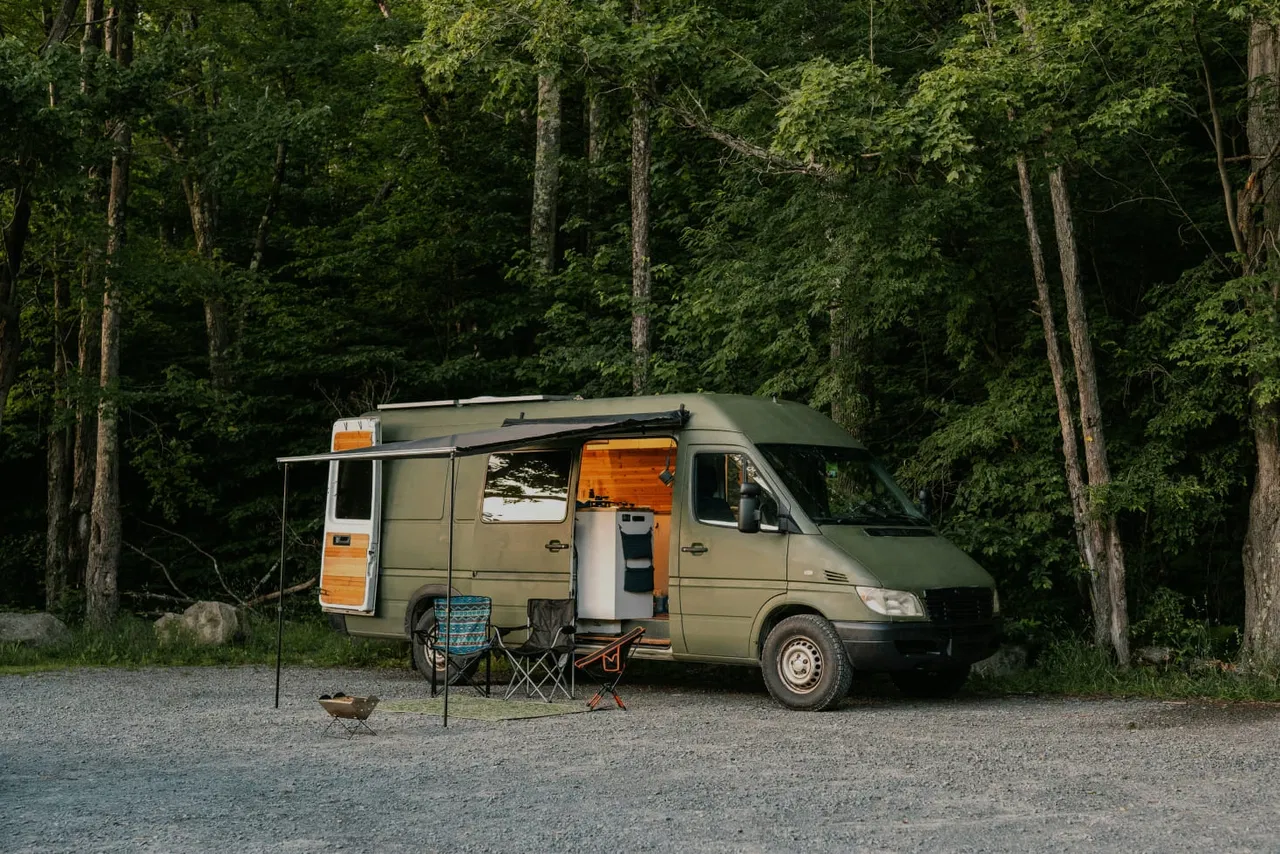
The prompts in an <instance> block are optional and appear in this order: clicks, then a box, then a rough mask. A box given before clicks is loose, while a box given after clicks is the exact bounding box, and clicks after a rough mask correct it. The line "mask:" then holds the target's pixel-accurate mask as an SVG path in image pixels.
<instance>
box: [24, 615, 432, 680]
mask: <svg viewBox="0 0 1280 854" xmlns="http://www.w3.org/2000/svg"><path fill="white" fill-rule="evenodd" d="M275 658H276V622H275V620H274V619H270V618H266V617H250V618H249V620H248V626H247V629H246V631H245V637H244V640H243V641H240V642H237V643H233V644H228V645H226V646H202V645H200V644H197V643H194V642H192V641H191V640H189V639H186V638H178V639H176V640H175V641H174V642H173V643H170V644H163V645H162V644H160V643H159V642H158V641H157V639H156V633H155V630H154V628H153V627H152V625H151V623H150V622H149V621H147V620H142V619H139V618H137V617H133V616H128V615H126V616H124V617H122V618H121V619H120V620H117V621H116V623H115V624H114V625H113V626H111V628H109V629H105V630H95V629H90V628H87V627H85V628H77V629H74V630H73V631H72V633H71V637H70V639H69V640H67V641H66V642H65V643H63V644H60V645H57V646H48V647H41V648H35V647H26V646H20V645H17V644H0V674H4V673H33V672H38V671H41V670H61V669H63V668H68V667H157V666H208V665H222V666H233V665H245V664H256V665H268V664H271V665H274V664H275ZM407 658H408V653H407V651H406V650H405V649H404V645H403V644H396V643H379V642H375V641H362V640H358V639H354V638H348V637H346V636H345V635H339V634H337V633H335V632H333V631H332V630H330V629H329V628H328V627H327V626H326V625H325V624H323V623H321V622H319V621H318V620H316V619H314V618H310V619H304V620H300V621H289V622H286V623H285V632H284V643H283V661H284V663H285V664H292V665H307V666H313V667H403V666H404V663H405V661H406V660H407Z"/></svg>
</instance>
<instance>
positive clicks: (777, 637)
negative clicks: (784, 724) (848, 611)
mask: <svg viewBox="0 0 1280 854" xmlns="http://www.w3.org/2000/svg"><path fill="white" fill-rule="evenodd" d="M760 669H761V670H762V671H763V673H764V684H765V685H766V686H767V687H768V689H769V693H770V694H772V695H773V699H775V700H777V701H778V702H779V703H781V704H782V705H784V706H786V707H787V708H788V709H797V710H800V711H805V712H825V711H827V710H828V709H834V708H835V707H836V706H838V705H839V704H840V701H841V700H842V699H844V697H845V695H846V694H848V693H849V686H850V685H852V684H853V665H852V664H850V663H849V656H848V655H846V654H845V651H844V644H842V643H841V642H840V636H839V635H838V634H836V629H835V626H833V625H831V623H829V622H828V621H827V620H826V619H824V618H822V617H820V616H818V615H817V614H798V615H797V616H794V617H787V618H786V619H785V620H783V621H782V622H780V623H778V625H776V626H774V627H773V631H771V632H769V636H768V637H767V638H765V642H764V652H763V654H762V655H761V657H760Z"/></svg>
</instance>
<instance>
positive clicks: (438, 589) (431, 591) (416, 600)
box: [404, 584, 459, 639]
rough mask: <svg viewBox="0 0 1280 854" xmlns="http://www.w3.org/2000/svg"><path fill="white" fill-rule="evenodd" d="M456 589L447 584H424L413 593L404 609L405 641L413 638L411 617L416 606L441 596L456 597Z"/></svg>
mask: <svg viewBox="0 0 1280 854" xmlns="http://www.w3.org/2000/svg"><path fill="white" fill-rule="evenodd" d="M457 595H459V594H458V588H456V587H450V586H448V585H447V584H424V585H422V586H421V587H419V588H418V589H417V590H415V591H413V595H412V596H410V597H409V604H408V605H407V606H405V609H404V636H405V638H406V639H411V638H412V637H413V615H414V614H415V613H416V612H417V610H418V606H419V605H421V604H422V602H423V600H428V599H430V600H434V599H439V598H440V597H442V596H457Z"/></svg>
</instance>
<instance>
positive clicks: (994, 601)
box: [991, 587, 1000, 614]
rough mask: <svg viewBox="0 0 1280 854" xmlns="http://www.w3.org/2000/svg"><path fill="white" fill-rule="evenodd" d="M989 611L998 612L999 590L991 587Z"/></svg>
mask: <svg viewBox="0 0 1280 854" xmlns="http://www.w3.org/2000/svg"><path fill="white" fill-rule="evenodd" d="M991 613H993V614H999V613H1000V591H998V590H996V589H995V588H994V587H993V588H991Z"/></svg>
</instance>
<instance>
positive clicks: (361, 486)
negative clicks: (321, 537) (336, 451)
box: [333, 460, 373, 519]
mask: <svg viewBox="0 0 1280 854" xmlns="http://www.w3.org/2000/svg"><path fill="white" fill-rule="evenodd" d="M333 517H334V518H335V519H371V518H373V460H348V461H345V462H340V463H338V483H337V489H336V490H335V495H334V497H333Z"/></svg>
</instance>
